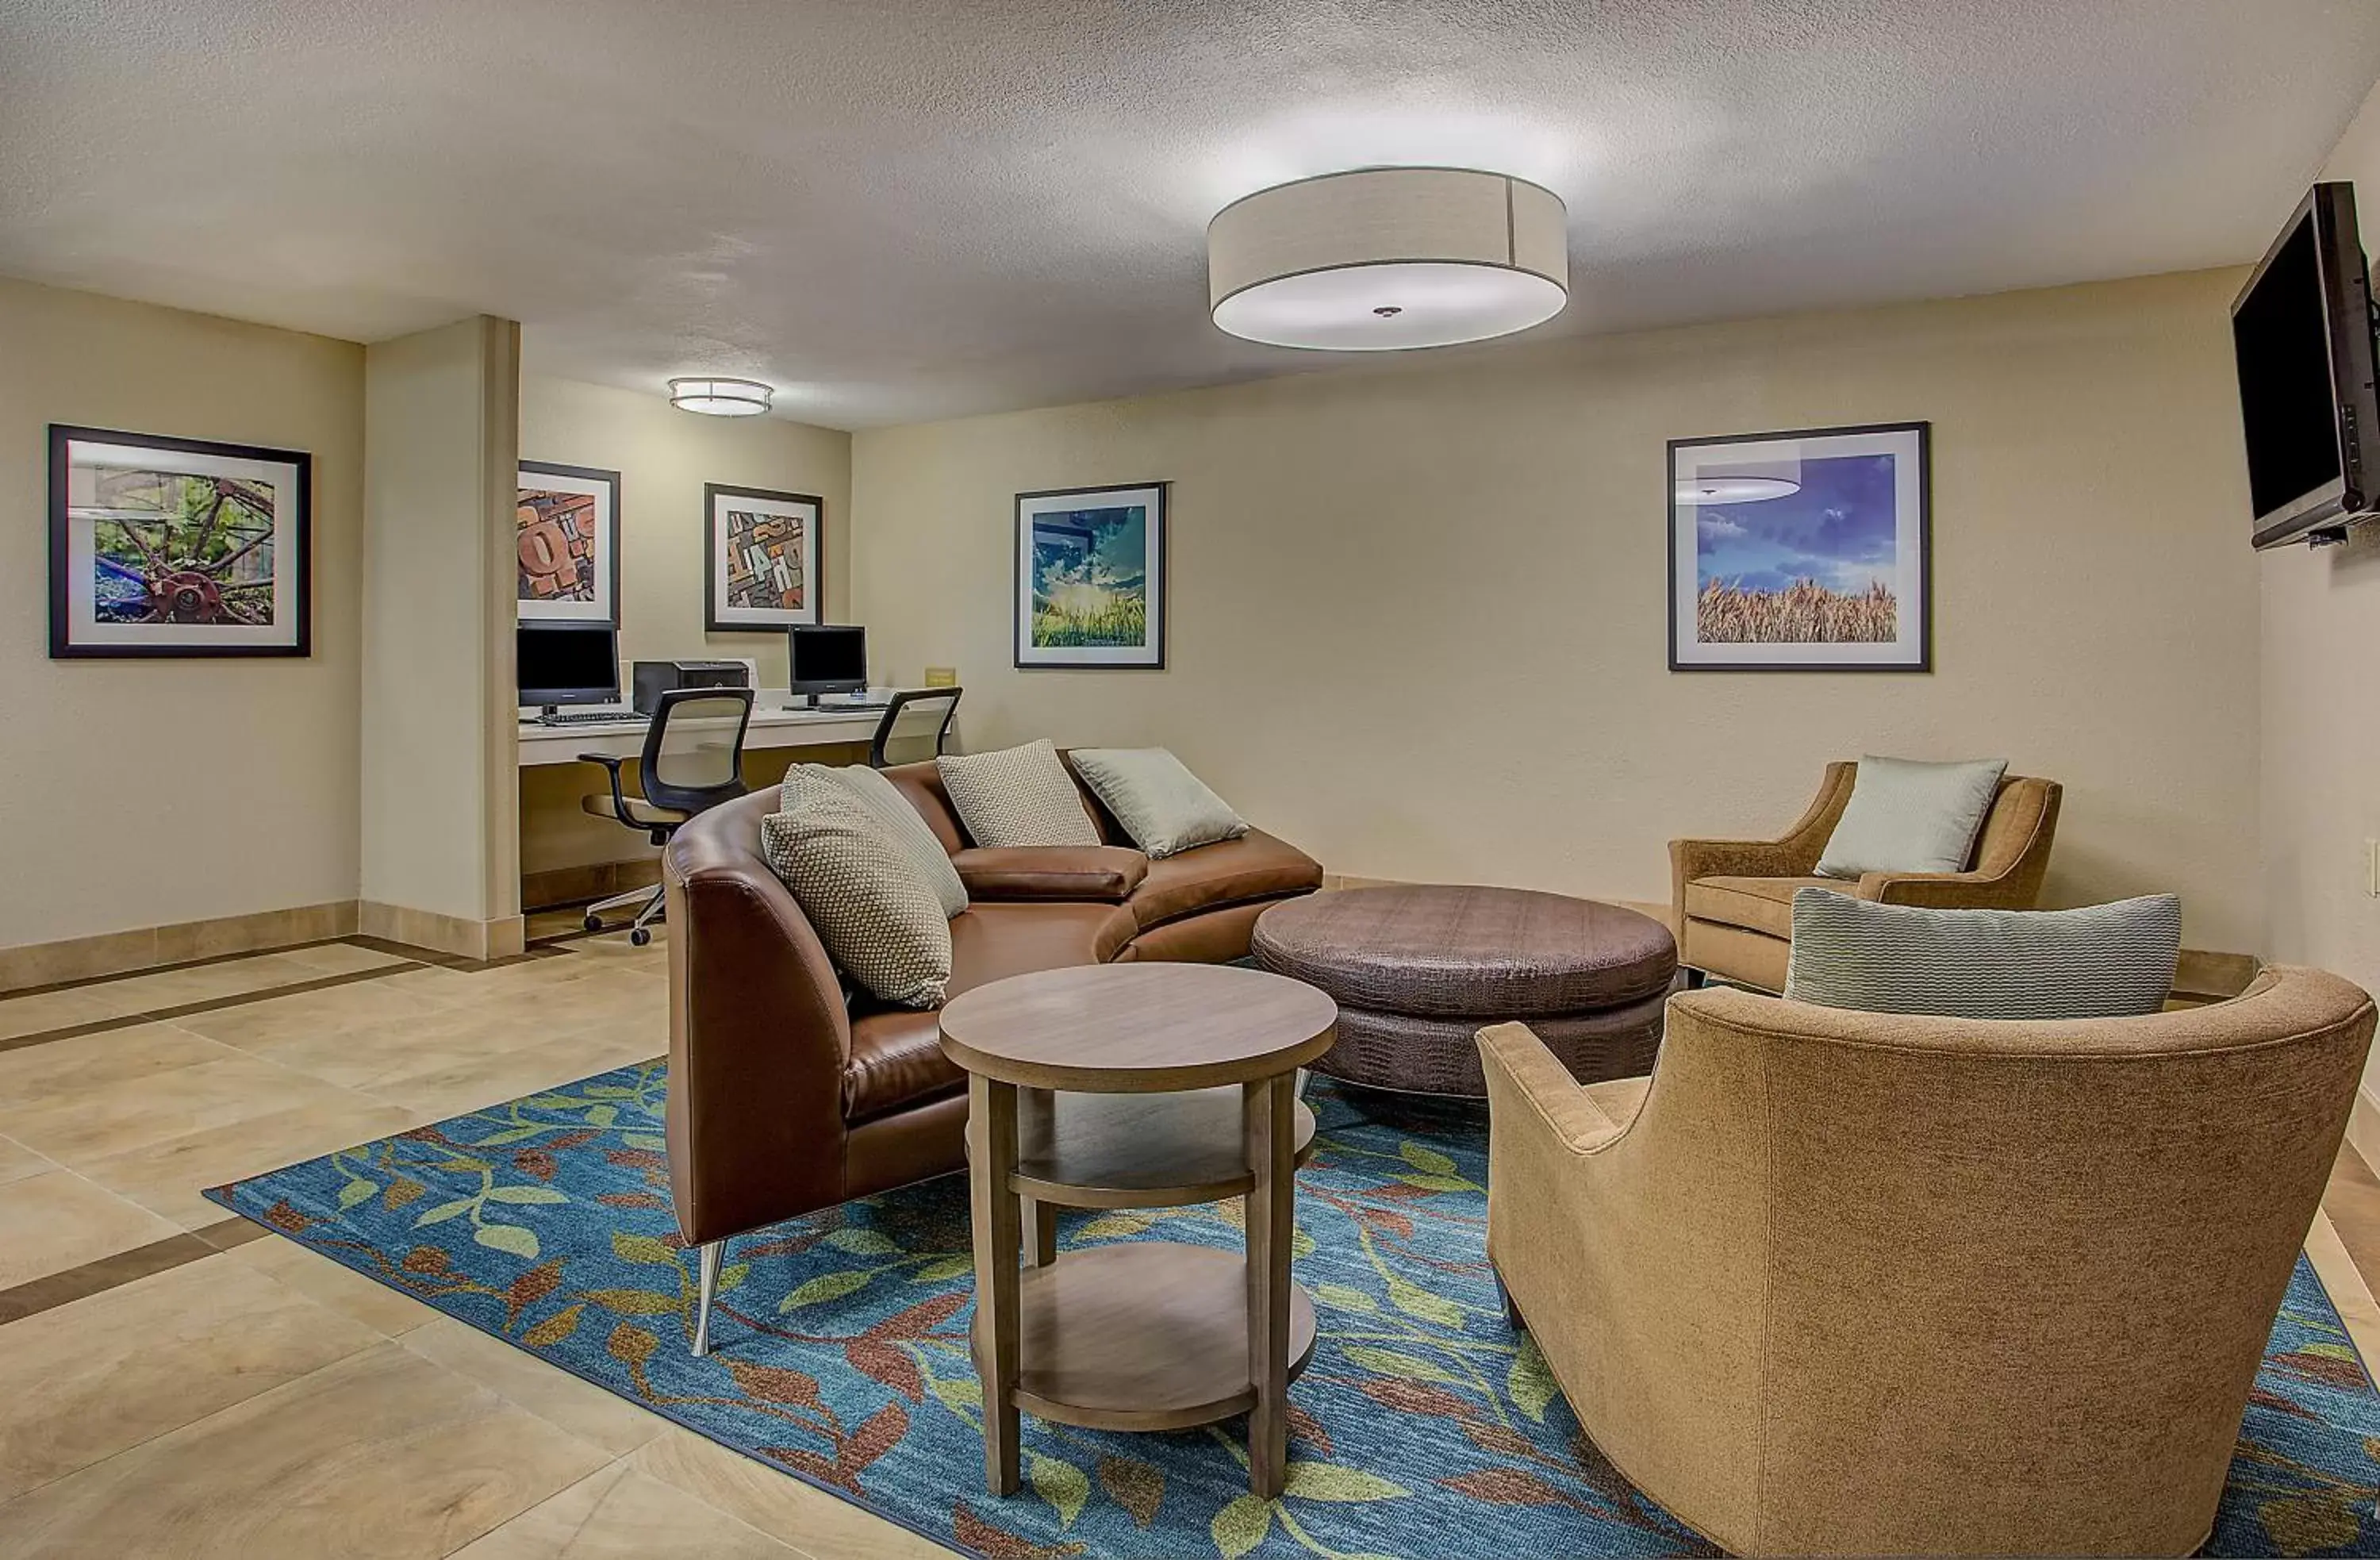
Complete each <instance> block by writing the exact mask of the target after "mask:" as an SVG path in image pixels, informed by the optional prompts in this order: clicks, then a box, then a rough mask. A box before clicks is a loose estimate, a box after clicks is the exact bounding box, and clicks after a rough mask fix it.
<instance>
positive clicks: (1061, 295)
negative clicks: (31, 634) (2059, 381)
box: [0, 0, 2380, 426]
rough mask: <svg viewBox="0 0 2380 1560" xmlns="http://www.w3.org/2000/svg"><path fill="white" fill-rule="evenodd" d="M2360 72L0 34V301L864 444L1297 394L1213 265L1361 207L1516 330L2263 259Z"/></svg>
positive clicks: (854, 13) (1933, 28) (966, 14)
mask: <svg viewBox="0 0 2380 1560" xmlns="http://www.w3.org/2000/svg"><path fill="white" fill-rule="evenodd" d="M2375 74H2380V4H2375V3H2374V0H1399V3H1391V0H1241V3H1238V4H1226V3H1220V0H1218V3H1200V0H1109V3H1105V4H1099V3H1093V0H976V3H968V0H921V3H908V4H889V3H888V4H868V3H865V0H840V3H837V0H675V3H664V0H0V273H6V274H16V275H21V276H27V277H30V278H33V279H35V280H40V281H46V282H53V283H57V284H61V285H64V286H76V287H87V288H91V289H95V290H97V291H101V292H107V293H115V294H119V295H123V296H126V297H131V298H140V299H153V300H156V301H159V302H164V303H171V304H177V305H181V306H183V307H186V308H193V309H201V310H208V311H215V312H219V313H224V314H229V315H234V316H237V317H239V318H243V319H250V320H261V321H266V322H269V323H274V324H281V325H290V326H296V327H299V328H302V329H307V330H313V331H322V332H325V333H328V334H330V335H341V336H348V337H354V338H357V339H363V340H370V339H374V338H377V337H381V336H385V335H395V334H398V333H402V332H405V331H407V330H411V329H415V328H417V327H420V326H425V325H431V324H435V323H442V322H443V321H446V320H450V319H453V318H455V317H457V316H459V315H462V314H465V313H469V312H472V311H487V312H491V313H496V314H504V315H509V316H511V317H513V318H515V319H518V320H520V321H523V322H524V323H526V324H527V325H528V335H527V339H528V343H529V347H528V350H529V353H530V366H531V367H532V368H533V369H536V370H540V371H542V372H552V373H558V374H565V375H569V376H572V377H577V378H582V379H591V380H597V381H601V382H605V383H610V384H623V385H629V386H635V387H638V388H646V389H651V388H656V387H658V385H659V384H660V382H661V380H662V379H663V378H664V377H666V376H667V375H669V374H672V373H686V372H722V373H739V374H748V375H751V376H754V377H758V378H761V379H766V380H769V381H771V383H773V384H778V385H780V386H782V387H783V393H782V394H781V396H780V399H779V407H780V408H781V410H783V412H784V413H786V414H787V415H790V416H795V417H800V418H804V419H807V420H814V421H820V422H826V423H830V424H835V425H839V426H857V425H863V424H868V423H880V422H887V421H902V420H913V419H918V418H928V417H940V416H947V415H952V414H956V413H963V412H972V411H983V410H991V409H996V408H1010V407H1019V406H1028V405H1036V404H1044V403H1050V402H1056V401H1065V400H1075V399H1081V398H1087V397H1093V396H1110V395H1117V394H1122V393H1126V392H1130V391H1135V390H1143V389H1151V388H1158V387H1162V386H1171V385H1182V384H1203V383H1212V382H1216V381H1220V380H1225V379H1233V378H1245V377H1248V376H1251V375H1255V374H1261V373H1267V372H1282V371H1285V370H1293V369H1302V368H1308V367H1312V366H1315V365H1316V364H1317V363H1318V361H1321V360H1318V359H1316V358H1315V357H1313V356H1311V355H1307V354H1301V353H1295V352H1290V351H1286V350H1283V349H1279V348H1270V347H1256V346H1252V345H1250V344H1247V343H1245V342H1239V341H1235V340H1233V339H1232V338H1230V337H1227V336H1224V335H1220V333H1218V332H1217V331H1215V329H1214V328H1213V327H1212V326H1211V325H1210V324H1209V323H1208V320H1207V309H1206V289H1205V285H1204V270H1205V252H1204V230H1205V225H1206V220H1207V218H1208V215H1210V214H1211V213H1213V212H1214V211H1215V210H1216V209H1217V208H1218V207H1220V206H1221V205H1222V204H1223V203H1225V202H1226V201H1230V200H1232V199H1233V198H1234V197H1236V196H1239V195H1243V194H1245V193H1246V192H1247V191H1249V190H1250V189H1256V188H1258V187H1259V186H1262V185H1265V184H1269V183H1272V182H1276V181H1278V180H1281V179H1283V178H1288V177H1298V176H1301V175H1305V174H1311V173H1318V172H1324V171H1328V170H1330V169H1332V168H1338V167H1344V166H1350V165H1358V164H1364V163H1380V162H1428V163H1454V164H1464V165H1477V166H1484V167H1490V168H1495V169H1500V170H1504V171H1508V172H1512V173H1516V174H1521V175H1524V176H1525V177H1530V178H1533V179H1536V180H1537V181H1539V182H1540V183H1543V184H1546V185H1548V186H1549V187H1551V188H1552V189H1555V190H1557V191H1559V192H1560V194H1561V196H1562V197H1563V199H1564V200H1565V201H1568V202H1569V205H1570V211H1571V219H1572V225H1571V267H1572V280H1573V300H1572V303H1571V306H1570V308H1569V310H1568V311H1566V312H1565V313H1564V314H1562V315H1560V316H1558V317H1557V319H1556V320H1555V321H1554V322H1553V323H1550V324H1548V325H1546V326H1544V327H1541V328H1540V331H1539V332H1537V333H1534V334H1544V333H1547V332H1556V331H1607V330H1614V329H1621V328H1626V327H1633V326H1641V325H1647V324H1655V323H1671V322H1680V321H1689V320H1703V319H1713V318H1721V317H1737V316H1744V315H1753V314H1765V313H1773V312H1778V311H1786V310H1794V309H1803V308H1810V307H1814V306H1828V305H1840V304H1852V303H1861V302H1869V301H1876V300H1882V299H1905V298H1918V297H1935V296H1942V295H1948V294H1957V293H1970V292H1981V291H1991V290H1997V289H2000V288H2008V287H2020V286H2037V285H2043V284H2049V283H2058V282H2066V281H2074V280H2080V279H2084V278H2091V277H2103V276H2114V275H2123V274H2134V273H2140V272H2152V271H2163V270H2172V269H2178V268H2182V267H2190V266H2198V265H2207V264H2215V263H2219V262H2234V261H2241V260H2248V259H2253V258H2254V257H2255V255H2256V254H2258V253H2259V252H2260V251H2261V250H2262V249H2263V247H2264V244H2265V239H2266V238H2268V237H2269V236H2270V234H2271V231H2272V229H2273V228H2274V227H2275V226H2276V225H2277V223H2278V222H2279V221H2280V219H2281V218H2282V217H2283V216H2284V215H2285V214H2286V213H2287V211H2288V208H2289V205H2290V203H2291V201H2292V199H2293V198H2294V196H2295V194H2296V193H2298V192H2299V187H2301V186H2302V185H2303V184H2304V183H2305V182H2306V181H2308V180H2309V179H2311V178H2312V177H2313V176H2314V174H2315V173H2316V171H2317V169H2318V168H2319V165H2320V164H2321V161H2322V157H2323V154H2324V152H2325V151H2326V150H2327V148H2328V147H2329V146H2330V144H2331V142H2332V141H2333V140H2335V139H2336V137H2337V136H2338V132H2339V131H2340V130H2341V129H2342V128H2344V126H2345V125H2346V123H2347V120H2348V118H2349V117H2350V115H2351V113H2352V111H2353V110H2354V108H2355V106H2356V104H2358V102H2359V101H2360V100H2361V99H2362V96H2363V95H2364V92H2365V91H2366V90H2367V89H2368V88H2369V87H2370V86H2371V84H2372V82H2373V79H2374V76H2375ZM2375 204H2380V202H2375ZM1524 339H1525V338H1524ZM0 350H5V345H0Z"/></svg>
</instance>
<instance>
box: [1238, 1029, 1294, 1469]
mask: <svg viewBox="0 0 2380 1560" xmlns="http://www.w3.org/2000/svg"><path fill="white" fill-rule="evenodd" d="M1296 1111H1297V1094H1296V1088H1295V1079H1294V1077H1293V1075H1292V1074H1289V1073H1283V1074H1281V1076H1280V1077H1278V1078H1269V1079H1262V1080H1260V1081H1258V1082H1255V1083H1246V1084H1242V1085H1241V1086H1240V1128H1241V1135H1242V1138H1243V1139H1244V1140H1245V1144H1246V1147H1247V1155H1248V1168H1249V1169H1250V1170H1251V1171H1252V1172H1254V1174H1255V1176H1256V1185H1255V1187H1254V1188H1251V1189H1250V1190H1249V1192H1248V1196H1247V1219H1246V1224H1247V1232H1248V1378H1249V1380H1250V1381H1252V1382H1253V1383H1255V1384H1256V1389H1257V1406H1256V1407H1255V1408H1252V1409H1250V1410H1249V1412H1248V1489H1249V1492H1250V1493H1253V1494H1255V1495H1257V1497H1258V1498H1260V1499H1265V1500H1269V1499H1271V1498H1272V1497H1273V1496H1275V1495H1278V1494H1280V1493H1281V1481H1282V1479H1283V1478H1284V1477H1285V1475H1286V1471H1287V1469H1288V1466H1289V1283H1290V1279H1289V1239H1290V1236H1291V1234H1292V1232H1293V1230H1294V1229H1295V1228H1296V1224H1297V1171H1296V1166H1295V1165H1294V1164H1293V1163H1292V1155H1293V1152H1295V1150H1296V1146H1297V1115H1296Z"/></svg>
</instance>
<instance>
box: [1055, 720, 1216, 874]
mask: <svg viewBox="0 0 2380 1560" xmlns="http://www.w3.org/2000/svg"><path fill="white" fill-rule="evenodd" d="M1066 759H1067V762H1070V763H1072V764H1073V765H1074V766H1075V774H1079V775H1081V776H1082V777H1083V784H1084V785H1086V786H1089V787H1090V788H1091V794H1092V795H1094V796H1096V797H1098V798H1099V800H1100V801H1101V802H1103V803H1105V804H1106V806H1107V810H1109V811H1110V812H1112V813H1114V814H1115V820H1116V822H1117V823H1121V824H1123V832H1124V833H1125V834H1128V835H1131V836H1132V843H1133V844H1135V845H1136V846H1138V847H1140V848H1141V849H1142V851H1143V852H1145V853H1146V854H1147V856H1148V857H1149V859H1151V860H1155V859H1158V858H1160V857H1164V856H1172V855H1175V854H1177V853H1178V852H1181V851H1184V850H1189V849H1192V848H1195V847H1198V846H1201V845H1213V844H1215V843H1216V842H1217V841H1219V840H1227V839H1237V838H1239V837H1240V836H1241V835H1244V834H1246V833H1247V832H1248V825H1247V821H1246V820H1245V819H1244V818H1242V817H1241V816H1240V815H1239V814H1238V813H1236V812H1234V811H1233V810H1232V807H1231V804H1230V803H1229V802H1227V801H1225V800H1224V799H1223V798H1220V797H1219V796H1217V795H1216V794H1215V793H1214V792H1213V791H1211V790H1208V788H1207V785H1206V782H1204V781H1202V780H1200V779H1199V778H1198V777H1197V776H1196V775H1195V774H1191V773H1190V771H1189V769H1188V767H1187V766H1186V765H1184V763H1183V762H1182V761H1181V760H1180V759H1177V758H1175V757H1174V756H1173V754H1172V750H1170V749H1165V748H1077V749H1075V750H1074V751H1073V752H1070V753H1068V754H1067V755H1066Z"/></svg>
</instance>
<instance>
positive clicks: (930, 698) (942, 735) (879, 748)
mask: <svg viewBox="0 0 2380 1560" xmlns="http://www.w3.org/2000/svg"><path fill="white" fill-rule="evenodd" d="M965 691H966V689H963V688H910V689H902V690H901V691H900V692H898V693H896V694H894V695H893V696H892V699H891V700H890V701H887V702H886V703H885V706H884V718H883V719H882V720H880V721H878V722H877V723H876V739H875V740H874V741H872V742H870V743H869V744H868V768H870V769H882V768H884V767H885V766H886V764H887V763H888V762H890V761H889V760H887V759H886V758H885V756H884V745H885V744H886V743H888V742H890V741H892V728H893V726H895V725H898V724H900V720H901V712H902V711H904V710H905V709H907V708H908V707H909V706H910V705H912V704H930V703H932V702H934V701H936V700H938V699H939V700H943V701H947V702H946V703H945V704H944V706H943V709H942V724H941V726H939V727H938V728H936V730H935V732H934V750H933V751H932V752H931V753H929V754H928V755H926V756H927V757H929V758H941V756H942V744H943V743H945V742H947V741H949V740H950V737H951V722H953V721H954V720H956V719H958V714H959V695H960V694H962V693H965ZM904 762H908V761H904Z"/></svg>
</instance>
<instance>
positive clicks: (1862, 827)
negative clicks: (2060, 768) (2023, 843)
mask: <svg viewBox="0 0 2380 1560" xmlns="http://www.w3.org/2000/svg"><path fill="white" fill-rule="evenodd" d="M2007 770H2008V761H2007V760H2006V759H1976V760H1973V761H1970V762H1963V763H1925V762H1919V761H1918V760H1915V759H1880V758H1874V757H1869V758H1863V759H1861V760H1860V762H1859V774H1858V775H1857V777H1856V778H1855V779H1853V781H1852V799H1851V800H1850V802H1849V803H1847V804H1846V805H1845V806H1844V808H1843V815H1842V817H1841V818H1840V820H1838V821H1837V823H1836V824H1835V831H1834V833H1833V834H1831V835H1828V837H1827V848H1826V851H1825V853H1824V855H1822V856H1821V857H1820V858H1819V860H1818V875H1819V876H1821V877H1853V878H1855V877H1859V876H1861V875H1862V874H1864V873H1867V872H1956V871H1965V870H1966V866H1967V859H1968V856H1969V854H1970V853H1971V852H1973V849H1974V848H1975V836H1976V835H1978V834H1979V833H1981V832H1982V830H1983V826H1984V818H1985V814H1987V813H1989V812H1990V811H1991V810H1992V798H1994V797H1995V796H1997V795H1998V793H1999V786H2000V776H2001V775H2002V774H2005V773H2006V772H2007Z"/></svg>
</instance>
